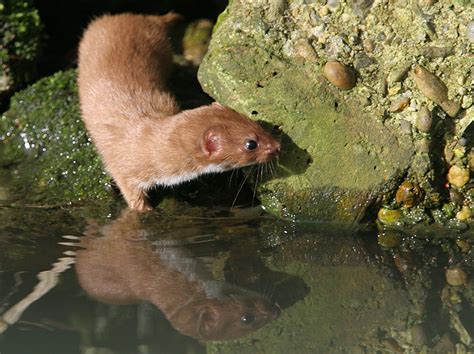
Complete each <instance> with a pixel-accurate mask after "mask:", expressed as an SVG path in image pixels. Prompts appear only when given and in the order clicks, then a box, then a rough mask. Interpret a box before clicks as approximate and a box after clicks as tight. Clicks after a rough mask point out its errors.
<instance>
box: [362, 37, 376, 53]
mask: <svg viewBox="0 0 474 354" xmlns="http://www.w3.org/2000/svg"><path fill="white" fill-rule="evenodd" d="M362 45H363V46H364V49H365V50H366V51H367V52H368V53H372V52H373V51H374V49H375V44H374V41H373V40H371V39H370V38H366V39H364V41H363V42H362Z"/></svg>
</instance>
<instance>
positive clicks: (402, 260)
mask: <svg viewBox="0 0 474 354" xmlns="http://www.w3.org/2000/svg"><path fill="white" fill-rule="evenodd" d="M393 262H394V264H395V267H396V268H397V270H398V271H399V272H400V273H401V274H403V273H406V272H407V271H409V270H410V269H412V268H413V259H412V257H411V256H410V254H409V253H396V254H394V255H393Z"/></svg>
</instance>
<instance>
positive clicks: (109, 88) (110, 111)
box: [78, 14, 177, 124]
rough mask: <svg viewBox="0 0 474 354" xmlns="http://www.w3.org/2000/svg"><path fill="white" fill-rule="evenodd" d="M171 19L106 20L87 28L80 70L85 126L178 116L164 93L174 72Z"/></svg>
mask: <svg viewBox="0 0 474 354" xmlns="http://www.w3.org/2000/svg"><path fill="white" fill-rule="evenodd" d="M170 15H171V16H170ZM172 15H173V14H169V15H165V16H143V15H134V14H121V15H106V16H103V17H100V18H98V19H96V20H94V21H93V22H92V23H91V24H90V25H89V26H88V28H87V29H86V31H85V32H84V35H83V38H82V40H81V43H80V45H79V70H78V71H79V74H78V86H79V95H80V99H81V107H82V111H83V116H84V120H85V121H86V124H90V123H91V122H90V121H91V120H97V119H98V120H102V121H103V120H104V119H106V120H107V119H108V118H109V117H113V118H114V119H116V118H120V117H124V118H127V117H130V118H136V117H140V116H144V117H145V116H149V115H154V116H159V115H163V116H166V115H173V114H175V113H176V112H177V107H176V103H175V101H174V99H173V98H172V97H171V96H170V95H169V94H168V93H167V92H165V90H166V81H167V79H168V76H169V74H170V71H171V68H172V49H171V46H170V43H169V41H168V38H167V26H168V23H169V22H171V19H172Z"/></svg>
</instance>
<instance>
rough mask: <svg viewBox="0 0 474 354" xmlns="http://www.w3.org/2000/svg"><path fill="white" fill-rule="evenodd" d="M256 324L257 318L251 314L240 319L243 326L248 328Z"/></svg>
mask: <svg viewBox="0 0 474 354" xmlns="http://www.w3.org/2000/svg"><path fill="white" fill-rule="evenodd" d="M254 322H255V316H254V315H252V314H251V313H248V314H246V315H243V316H242V317H241V318H240V323H242V324H243V325H246V326H249V325H251V324H252V323H254Z"/></svg>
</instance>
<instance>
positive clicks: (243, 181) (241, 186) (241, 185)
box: [231, 166, 253, 208]
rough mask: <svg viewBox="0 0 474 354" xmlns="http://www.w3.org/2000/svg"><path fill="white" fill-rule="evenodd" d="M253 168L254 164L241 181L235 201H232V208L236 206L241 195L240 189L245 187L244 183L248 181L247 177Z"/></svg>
mask: <svg viewBox="0 0 474 354" xmlns="http://www.w3.org/2000/svg"><path fill="white" fill-rule="evenodd" d="M252 169H253V166H252V168H249V170H248V172H247V173H246V174H245V176H244V179H243V180H242V182H241V183H240V186H239V189H238V190H237V194H236V195H235V198H234V201H233V202H232V206H231V208H233V207H234V206H235V202H236V201H237V198H238V197H239V194H240V191H241V190H242V188H243V187H244V184H245V182H246V181H247V178H248V177H249V176H250V173H251V172H252Z"/></svg>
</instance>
